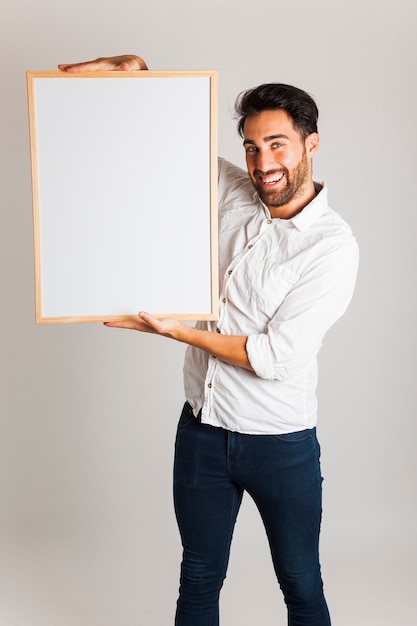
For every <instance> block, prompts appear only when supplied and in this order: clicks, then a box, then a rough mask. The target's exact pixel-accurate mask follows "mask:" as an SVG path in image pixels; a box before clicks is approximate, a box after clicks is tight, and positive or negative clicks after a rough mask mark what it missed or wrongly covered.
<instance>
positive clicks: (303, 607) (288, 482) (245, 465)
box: [231, 429, 330, 626]
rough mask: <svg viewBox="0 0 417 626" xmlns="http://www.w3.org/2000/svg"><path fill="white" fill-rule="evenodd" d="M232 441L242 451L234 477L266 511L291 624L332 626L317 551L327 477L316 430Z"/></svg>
mask: <svg viewBox="0 0 417 626" xmlns="http://www.w3.org/2000/svg"><path fill="white" fill-rule="evenodd" d="M232 437H233V438H234V439H236V448H240V451H239V452H238V455H236V459H239V463H236V464H233V465H232V466H231V474H232V476H233V478H235V480H238V481H239V483H240V484H242V486H243V487H244V488H245V489H246V490H247V491H248V492H249V493H250V495H251V496H252V497H253V499H254V500H255V502H256V505H257V507H258V509H259V511H260V513H261V516H262V519H263V522H264V525H265V529H266V532H267V535H268V540H269V544H270V547H271V553H272V558H273V562H274V567H275V572H276V574H277V578H278V581H279V584H280V586H281V589H282V591H283V593H284V599H285V602H286V605H287V609H288V624H289V626H330V617H329V612H328V609H327V605H326V601H325V599H324V595H323V584H322V579H321V573H320V564H319V552H318V543H319V533H320V523H321V483H322V478H321V473H320V460H319V458H320V447H319V444H318V442H317V439H316V433H315V430H314V429H313V430H307V431H303V432H300V433H292V434H289V435H277V436H269V435H255V436H251V435H249V436H247V435H246V436H245V435H243V436H242V435H240V436H239V435H236V434H233V436H232Z"/></svg>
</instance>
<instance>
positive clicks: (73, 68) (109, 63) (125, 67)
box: [58, 54, 148, 74]
mask: <svg viewBox="0 0 417 626" xmlns="http://www.w3.org/2000/svg"><path fill="white" fill-rule="evenodd" d="M58 69H60V70H61V71H62V72H71V73H73V74H75V73H77V72H97V71H99V70H101V71H109V70H110V71H113V70H115V71H119V72H128V71H135V70H147V69H148V67H147V65H146V63H145V61H144V60H143V59H141V57H138V56H136V55H135V54H122V55H121V56H117V57H101V58H99V59H96V60H95V61H84V62H83V63H70V64H65V63H61V64H60V65H58Z"/></svg>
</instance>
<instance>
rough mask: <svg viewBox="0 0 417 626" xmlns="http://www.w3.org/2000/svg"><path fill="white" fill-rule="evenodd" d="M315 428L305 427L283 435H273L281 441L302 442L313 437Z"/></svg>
mask: <svg viewBox="0 0 417 626" xmlns="http://www.w3.org/2000/svg"><path fill="white" fill-rule="evenodd" d="M315 432H316V429H315V428H306V429H305V430H299V431H296V432H294V433H285V434H284V435H274V438H275V439H278V440H279V441H282V442H283V443H302V442H303V441H308V440H310V439H313V438H314V437H315Z"/></svg>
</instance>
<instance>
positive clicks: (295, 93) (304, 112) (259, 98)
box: [235, 83, 319, 139]
mask: <svg viewBox="0 0 417 626" xmlns="http://www.w3.org/2000/svg"><path fill="white" fill-rule="evenodd" d="M278 109H282V110H283V111H285V112H286V113H287V114H288V115H289V117H290V118H291V119H292V122H293V124H294V128H296V130H298V132H299V133H300V134H301V136H302V138H303V139H306V137H307V136H308V135H310V134H311V133H316V132H317V118H318V116H319V111H318V109H317V106H316V103H315V102H314V100H313V98H312V97H311V96H310V95H309V94H308V93H307V92H306V91H303V90H302V89H298V87H292V86H291V85H283V84H281V83H265V84H264V85H259V87H255V88H254V89H248V90H247V91H242V93H241V94H239V95H238V97H237V98H236V103H235V112H236V119H237V120H238V125H237V129H238V132H239V134H240V136H241V137H243V128H244V126H245V121H246V118H247V117H248V116H249V115H255V114H256V113H261V112H262V111H271V110H278Z"/></svg>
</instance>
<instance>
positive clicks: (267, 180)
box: [262, 173, 284, 185]
mask: <svg viewBox="0 0 417 626" xmlns="http://www.w3.org/2000/svg"><path fill="white" fill-rule="evenodd" d="M283 176H284V173H282V174H281V175H280V176H275V177H274V178H263V179H262V182H263V183H264V184H267V185H269V184H271V183H277V182H279V181H280V180H281V179H282V177H283Z"/></svg>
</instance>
